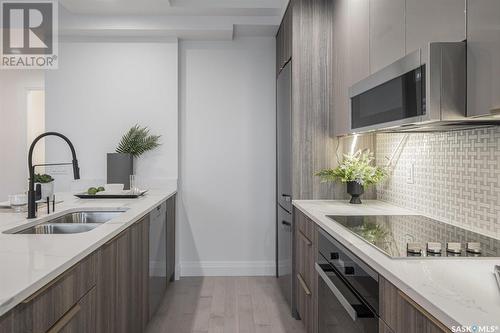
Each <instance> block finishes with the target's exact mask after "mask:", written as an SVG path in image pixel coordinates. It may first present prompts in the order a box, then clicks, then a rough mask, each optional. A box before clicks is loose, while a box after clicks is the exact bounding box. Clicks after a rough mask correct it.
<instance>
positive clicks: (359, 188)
mask: <svg viewBox="0 0 500 333" xmlns="http://www.w3.org/2000/svg"><path fill="white" fill-rule="evenodd" d="M347 193H349V194H350V195H351V201H349V203H352V204H361V203H362V202H361V199H360V198H359V197H360V196H361V195H362V194H363V193H365V188H364V187H363V185H361V184H360V183H358V182H347Z"/></svg>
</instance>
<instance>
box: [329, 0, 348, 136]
mask: <svg viewBox="0 0 500 333" xmlns="http://www.w3.org/2000/svg"><path fill="white" fill-rule="evenodd" d="M348 38H349V0H334V1H333V42H332V53H333V74H332V75H333V78H334V80H335V81H334V83H333V106H332V108H331V112H333V116H332V117H331V119H332V121H333V126H330V128H332V129H333V134H334V136H339V135H345V134H348V133H349V129H350V126H349V117H348V115H349V94H348V92H349V83H350V80H349V39H348Z"/></svg>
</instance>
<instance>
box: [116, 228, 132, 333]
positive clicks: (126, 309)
mask: <svg viewBox="0 0 500 333" xmlns="http://www.w3.org/2000/svg"><path fill="white" fill-rule="evenodd" d="M115 246H116V280H115V282H116V313H115V320H116V332H120V333H127V332H131V328H130V326H129V320H130V315H131V294H132V288H135V287H136V286H132V284H131V282H132V281H131V276H132V271H131V260H130V258H131V251H130V231H129V230H127V231H125V232H124V234H123V236H121V237H120V238H118V239H117V240H116V241H115Z"/></svg>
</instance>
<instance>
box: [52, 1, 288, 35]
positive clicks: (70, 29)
mask: <svg viewBox="0 0 500 333" xmlns="http://www.w3.org/2000/svg"><path fill="white" fill-rule="evenodd" d="M59 3H60V4H61V6H62V8H61V9H60V23H59V24H60V32H61V35H62V37H63V38H67V39H71V38H73V37H74V38H77V37H78V38H82V37H85V38H87V37H92V38H97V37H103V38H113V37H117V38H125V37H127V36H129V37H131V38H142V37H144V38H146V37H147V38H149V39H159V38H163V39H164V38H179V39H189V40H231V39H233V38H234V37H235V36H274V35H275V34H276V31H277V29H278V26H279V24H280V22H281V18H282V16H283V13H284V11H285V8H286V6H287V4H288V0H59Z"/></svg>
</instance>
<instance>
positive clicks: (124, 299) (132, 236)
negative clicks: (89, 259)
mask: <svg viewBox="0 0 500 333" xmlns="http://www.w3.org/2000/svg"><path fill="white" fill-rule="evenodd" d="M148 239H149V217H148V216H146V217H144V218H143V219H141V220H140V221H138V222H136V223H135V224H134V225H133V226H131V227H130V228H128V229H127V230H125V231H124V232H122V233H121V234H120V235H118V236H117V237H115V238H114V239H113V240H111V241H110V242H108V243H107V244H105V245H104V246H103V247H102V248H101V250H100V253H99V257H100V260H99V277H98V279H97V280H98V290H99V291H100V293H99V299H98V307H97V308H98V323H99V330H98V331H99V332H101V333H113V332H116V333H128V332H130V333H136V332H142V331H143V330H144V328H145V327H146V324H147V321H148V315H149V314H148V308H149V304H148V276H149V245H148Z"/></svg>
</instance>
